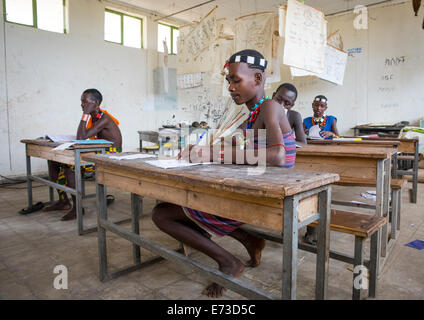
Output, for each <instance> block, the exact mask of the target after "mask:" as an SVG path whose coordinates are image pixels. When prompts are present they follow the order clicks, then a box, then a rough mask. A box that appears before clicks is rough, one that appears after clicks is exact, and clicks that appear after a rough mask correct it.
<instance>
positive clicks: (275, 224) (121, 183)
mask: <svg viewBox="0 0 424 320" xmlns="http://www.w3.org/2000/svg"><path fill="white" fill-rule="evenodd" d="M97 181H98V183H100V184H104V185H106V186H110V187H115V188H118V189H120V190H124V191H127V192H131V193H135V194H139V195H142V196H146V197H150V198H154V199H158V200H161V201H166V202H170V203H174V204H177V205H180V206H184V207H189V208H192V209H195V210H201V211H204V212H207V213H210V214H214V215H218V216H221V217H224V218H229V219H233V220H237V221H241V222H244V223H248V224H251V225H254V226H258V227H262V228H267V229H271V230H275V231H280V232H281V231H282V220H283V219H282V210H281V209H282V207H283V203H280V207H277V206H276V205H275V203H274V206H273V207H271V206H267V205H265V204H264V201H263V199H261V198H252V197H251V199H250V201H245V200H244V199H241V198H240V197H239V196H237V197H236V198H238V199H234V197H232V194H231V193H227V194H225V193H221V194H219V195H217V194H216V192H215V190H213V189H209V190H207V189H203V190H202V192H199V191H193V190H190V189H189V187H188V186H186V187H187V188H184V186H183V185H182V184H175V185H174V186H172V185H167V184H160V183H159V182H150V181H146V180H143V179H142V178H141V179H140V177H125V176H121V175H116V174H113V173H112V172H105V171H104V170H103V167H101V166H100V167H97ZM255 201H256V203H255ZM317 210H318V198H317V195H314V196H310V197H308V198H305V199H303V200H301V201H300V202H299V222H301V221H303V220H305V219H307V218H309V217H310V216H312V215H314V214H316V213H317Z"/></svg>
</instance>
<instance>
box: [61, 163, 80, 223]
mask: <svg viewBox="0 0 424 320" xmlns="http://www.w3.org/2000/svg"><path fill="white" fill-rule="evenodd" d="M65 176H66V180H67V182H68V187H69V188H72V189H75V173H74V171H73V170H72V169H71V168H69V167H65ZM72 204H73V206H72V209H71V210H70V211H69V212H68V213H67V214H65V215H64V216H63V217H62V219H60V220H62V221H68V220H75V219H76V218H77V209H76V204H77V199H76V197H75V196H74V195H72ZM82 212H83V213H84V208H83V209H82Z"/></svg>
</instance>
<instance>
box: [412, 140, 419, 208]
mask: <svg viewBox="0 0 424 320" xmlns="http://www.w3.org/2000/svg"><path fill="white" fill-rule="evenodd" d="M419 158H420V155H419V153H418V141H415V154H414V164H413V167H412V170H413V173H414V175H413V176H412V177H413V179H412V203H417V189H418V160H419Z"/></svg>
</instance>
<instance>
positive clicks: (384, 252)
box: [381, 159, 390, 257]
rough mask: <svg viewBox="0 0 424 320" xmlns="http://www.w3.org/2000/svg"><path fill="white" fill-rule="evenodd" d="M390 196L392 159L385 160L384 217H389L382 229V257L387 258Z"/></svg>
mask: <svg viewBox="0 0 424 320" xmlns="http://www.w3.org/2000/svg"><path fill="white" fill-rule="evenodd" d="M389 195H390V159H386V160H384V189H383V215H384V216H385V217H387V219H386V223H385V224H384V226H383V228H381V256H382V257H386V256H387V251H388V250H387V243H388V241H389V238H388V231H387V230H388V224H389Z"/></svg>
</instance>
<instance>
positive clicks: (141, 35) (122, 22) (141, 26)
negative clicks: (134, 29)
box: [103, 8, 144, 49]
mask: <svg viewBox="0 0 424 320" xmlns="http://www.w3.org/2000/svg"><path fill="white" fill-rule="evenodd" d="M106 12H109V13H113V14H117V15H119V16H120V17H121V42H115V41H110V40H106V39H105V35H104V33H103V40H104V41H106V42H108V43H114V44H120V45H121V46H124V47H127V48H132V49H144V41H143V22H144V21H143V18H141V17H137V16H133V15H130V14H127V13H124V12H120V11H116V10H113V9H108V8H105V13H106ZM124 16H127V17H130V18H134V19H138V20H140V38H141V48H134V47H129V46H126V45H124ZM103 29H104V26H103Z"/></svg>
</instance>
